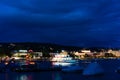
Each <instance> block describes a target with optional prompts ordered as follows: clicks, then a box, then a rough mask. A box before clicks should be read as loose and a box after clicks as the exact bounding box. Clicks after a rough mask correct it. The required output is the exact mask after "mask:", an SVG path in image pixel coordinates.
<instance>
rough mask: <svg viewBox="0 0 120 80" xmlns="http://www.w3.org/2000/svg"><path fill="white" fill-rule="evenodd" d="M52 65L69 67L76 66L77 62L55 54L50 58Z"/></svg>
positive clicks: (68, 57)
mask: <svg viewBox="0 0 120 80" xmlns="http://www.w3.org/2000/svg"><path fill="white" fill-rule="evenodd" d="M51 61H52V65H53V66H61V67H63V66H70V65H73V64H77V63H78V61H77V60H74V59H73V58H72V57H70V56H69V55H68V54H67V55H65V54H56V55H55V57H53V58H52V60H51Z"/></svg>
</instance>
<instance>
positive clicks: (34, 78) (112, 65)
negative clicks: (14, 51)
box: [0, 59, 120, 80]
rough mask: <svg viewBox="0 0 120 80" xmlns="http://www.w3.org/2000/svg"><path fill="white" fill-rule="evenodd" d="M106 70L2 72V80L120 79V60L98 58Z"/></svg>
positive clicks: (0, 77) (0, 78) (0, 75)
mask: <svg viewBox="0 0 120 80" xmlns="http://www.w3.org/2000/svg"><path fill="white" fill-rule="evenodd" d="M97 62H98V63H100V64H101V66H102V67H103V69H104V70H105V74H104V75H101V76H88V77H86V76H83V75H82V74H81V73H62V72H60V71H45V72H44V71H42V72H27V73H24V72H22V73H18V72H8V73H0V80H120V74H118V73H116V72H115V70H116V68H117V67H119V66H120V60H117V59H115V60H98V61H97Z"/></svg>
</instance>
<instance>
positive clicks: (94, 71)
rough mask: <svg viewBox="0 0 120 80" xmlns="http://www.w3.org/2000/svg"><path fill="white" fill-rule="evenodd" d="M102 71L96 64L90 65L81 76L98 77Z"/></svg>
mask: <svg viewBox="0 0 120 80" xmlns="http://www.w3.org/2000/svg"><path fill="white" fill-rule="evenodd" d="M103 73H104V70H103V69H102V68H101V66H100V65H99V64H98V63H97V62H93V63H90V64H89V65H88V66H87V68H85V69H84V71H83V75H85V76H91V75H100V74H103Z"/></svg>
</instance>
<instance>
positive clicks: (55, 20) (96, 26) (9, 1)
mask: <svg viewBox="0 0 120 80" xmlns="http://www.w3.org/2000/svg"><path fill="white" fill-rule="evenodd" d="M119 4H120V2H119V0H114V1H109V0H106V1H104V0H97V1H96V0H91V1H89V0H74V1H73V0H69V1H66V0H1V1H0V11H1V13H0V26H1V27H0V33H1V36H2V38H1V40H0V41H12V42H13V41H37V42H51V43H59V44H65V45H76V46H109V45H113V46H117V43H119V40H120V38H119V36H120V33H119V29H120V28H119V26H120V24H119V19H120V18H119V17H120V15H119V14H120V11H119V9H120V6H119ZM23 37H24V38H23ZM8 39H9V40H8ZM117 47H118V46H117Z"/></svg>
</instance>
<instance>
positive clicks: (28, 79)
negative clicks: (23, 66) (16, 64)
mask: <svg viewBox="0 0 120 80" xmlns="http://www.w3.org/2000/svg"><path fill="white" fill-rule="evenodd" d="M16 80H33V78H32V75H30V74H29V75H26V74H21V75H17V77H16Z"/></svg>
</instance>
